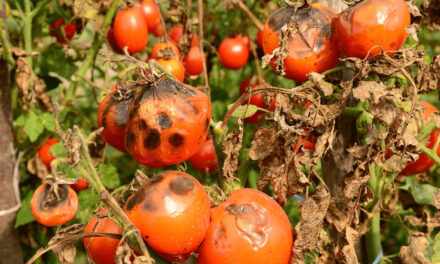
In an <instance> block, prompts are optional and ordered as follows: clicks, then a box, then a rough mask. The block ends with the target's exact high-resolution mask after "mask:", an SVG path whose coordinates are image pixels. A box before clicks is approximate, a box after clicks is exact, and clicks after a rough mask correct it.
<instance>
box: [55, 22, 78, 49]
mask: <svg viewBox="0 0 440 264" xmlns="http://www.w3.org/2000/svg"><path fill="white" fill-rule="evenodd" d="M63 25H64V19H63V18H59V19H57V20H56V21H55V22H54V23H53V24H51V25H50V26H49V27H50V30H49V35H51V36H52V37H55V38H56V39H57V41H58V42H59V43H66V39H67V40H72V39H73V36H75V33H76V24H73V23H67V24H66V25H65V26H64V27H63ZM60 29H63V31H64V36H63V33H61V32H60ZM64 37H65V38H64Z"/></svg>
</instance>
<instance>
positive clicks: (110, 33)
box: [107, 27, 124, 54]
mask: <svg viewBox="0 0 440 264" xmlns="http://www.w3.org/2000/svg"><path fill="white" fill-rule="evenodd" d="M107 41H108V44H109V45H110V47H111V48H112V50H113V51H114V52H115V53H118V54H124V52H123V51H122V49H121V48H120V47H119V46H118V43H116V39H115V33H114V31H113V28H112V27H109V29H108V31H107Z"/></svg>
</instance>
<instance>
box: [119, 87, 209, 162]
mask: <svg viewBox="0 0 440 264" xmlns="http://www.w3.org/2000/svg"><path fill="white" fill-rule="evenodd" d="M140 88H141V89H142V91H141V92H140V94H139V95H138V96H137V97H136V99H135V100H134V101H133V103H132V104H131V106H130V109H129V112H128V118H127V127H126V138H125V139H126V141H125V142H126V147H127V150H128V152H129V153H130V154H131V155H132V156H133V158H134V159H136V160H137V161H138V162H139V163H142V164H145V165H147V166H149V167H154V168H160V167H163V166H167V165H171V164H176V163H179V162H183V161H185V160H187V159H188V158H189V157H191V156H192V155H194V154H195V153H196V152H197V150H198V149H199V148H200V146H202V144H203V143H204V142H205V139H206V135H207V133H208V129H209V123H210V120H211V101H210V99H209V97H208V96H207V95H206V94H204V93H202V92H201V91H199V90H197V89H195V88H194V87H192V86H189V85H185V84H182V83H180V82H178V81H175V80H170V79H163V80H160V81H158V82H156V83H145V84H140Z"/></svg>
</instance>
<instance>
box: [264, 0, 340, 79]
mask: <svg viewBox="0 0 440 264" xmlns="http://www.w3.org/2000/svg"><path fill="white" fill-rule="evenodd" d="M294 11H295V9H294V8H293V7H284V8H280V9H278V10H276V11H275V12H274V13H273V14H272V15H271V16H270V17H269V18H268V19H267V21H266V22H265V24H264V31H263V50H264V53H266V54H272V52H273V51H274V50H275V49H276V48H278V47H279V43H278V39H279V35H280V30H281V28H282V27H283V26H284V25H286V24H287V23H288V22H289V21H290V17H291V16H292V15H293V13H294ZM333 16H334V13H333V11H331V10H330V9H328V8H327V7H325V6H324V5H322V4H316V3H315V4H311V5H310V6H309V7H307V8H303V9H299V10H297V12H296V13H295V20H296V22H297V23H298V24H299V30H300V32H301V33H302V35H303V36H304V38H305V40H306V41H307V43H308V44H309V45H310V47H311V48H309V46H307V44H306V43H305V42H304V41H303V40H302V38H301V37H300V36H299V34H298V33H296V34H295V36H294V37H293V38H290V39H289V40H288V48H289V54H288V55H287V57H286V58H285V59H284V61H283V65H284V67H285V69H286V71H285V73H286V75H285V76H284V77H285V78H288V79H292V80H295V81H298V82H304V81H306V80H307V74H309V73H310V72H317V73H322V72H324V71H326V70H328V69H331V68H333V67H335V66H336V64H337V63H338V61H339V51H338V49H337V48H336V46H335V44H334V42H333V41H332V39H331V27H330V23H331V19H332V17H333ZM274 61H275V60H272V62H271V65H272V68H274V69H275V64H274Z"/></svg>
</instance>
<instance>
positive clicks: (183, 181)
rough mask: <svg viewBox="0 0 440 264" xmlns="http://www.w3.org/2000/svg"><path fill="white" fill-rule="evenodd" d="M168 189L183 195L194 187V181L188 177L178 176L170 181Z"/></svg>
mask: <svg viewBox="0 0 440 264" xmlns="http://www.w3.org/2000/svg"><path fill="white" fill-rule="evenodd" d="M169 187H170V190H171V191H172V192H174V193H175V194H178V195H185V194H187V193H188V192H190V191H191V190H192V189H194V181H192V180H191V179H189V178H186V177H181V176H178V177H177V178H175V179H174V180H172V181H171V182H170V186H169Z"/></svg>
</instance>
